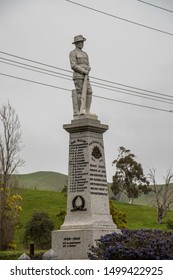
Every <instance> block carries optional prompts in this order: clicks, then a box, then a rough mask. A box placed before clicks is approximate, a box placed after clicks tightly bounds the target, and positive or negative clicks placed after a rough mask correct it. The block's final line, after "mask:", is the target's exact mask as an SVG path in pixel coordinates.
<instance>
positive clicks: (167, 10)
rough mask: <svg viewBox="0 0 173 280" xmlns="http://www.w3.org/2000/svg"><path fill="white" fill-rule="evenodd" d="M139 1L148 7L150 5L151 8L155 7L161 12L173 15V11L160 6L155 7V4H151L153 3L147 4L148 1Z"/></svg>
mask: <svg viewBox="0 0 173 280" xmlns="http://www.w3.org/2000/svg"><path fill="white" fill-rule="evenodd" d="M137 1H139V2H142V3H144V4H146V5H149V6H152V7H155V8H158V9H161V10H164V11H166V12H170V13H173V11H172V10H169V9H166V8H163V7H160V6H157V5H154V4H151V3H148V2H146V1H142V0H137Z"/></svg>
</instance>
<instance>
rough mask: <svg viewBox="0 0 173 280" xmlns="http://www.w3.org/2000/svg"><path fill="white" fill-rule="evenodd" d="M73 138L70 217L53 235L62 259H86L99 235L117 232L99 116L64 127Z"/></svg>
mask: <svg viewBox="0 0 173 280" xmlns="http://www.w3.org/2000/svg"><path fill="white" fill-rule="evenodd" d="M64 129H65V130H66V131H67V132H68V133H69V135H70V143H69V171H68V195H67V215H66V217H65V221H64V224H63V225H62V226H61V229H60V230H59V231H53V233H52V248H53V250H54V251H55V252H56V253H57V255H58V257H59V259H87V253H88V251H89V250H88V248H89V246H91V245H94V242H95V240H96V239H98V238H99V237H100V236H102V235H105V234H107V233H111V232H114V231H117V232H119V230H117V227H116V225H115V224H114V223H113V221H112V216H111V215H110V211H109V199H108V188H107V177H106V166H105V155H104V143H103V133H104V132H105V131H106V130H107V129H108V126H107V125H105V124H101V123H100V121H99V120H98V119H97V117H96V116H92V115H91V116H90V115H89V116H87V115H84V116H81V117H79V118H76V119H74V120H72V122H71V124H66V125H64Z"/></svg>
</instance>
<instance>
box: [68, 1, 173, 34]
mask: <svg viewBox="0 0 173 280" xmlns="http://www.w3.org/2000/svg"><path fill="white" fill-rule="evenodd" d="M65 1H66V2H69V3H71V4H74V5H77V6H80V7H83V8H85V9H88V10H91V11H94V12H97V13H100V14H103V15H106V16H109V17H113V18H116V19H118V20H122V21H125V22H128V23H131V24H135V25H137V26H140V27H144V28H147V29H150V30H154V31H157V32H160V33H164V34H167V35H171V36H173V33H170V32H167V31H164V30H161V29H157V28H154V27H151V26H148V25H144V24H141V23H138V22H135V21H132V20H129V19H125V18H122V17H119V16H116V15H113V14H110V13H107V12H103V11H100V10H98V9H95V8H92V7H89V6H86V5H83V4H80V3H77V2H75V1H71V0H65Z"/></svg>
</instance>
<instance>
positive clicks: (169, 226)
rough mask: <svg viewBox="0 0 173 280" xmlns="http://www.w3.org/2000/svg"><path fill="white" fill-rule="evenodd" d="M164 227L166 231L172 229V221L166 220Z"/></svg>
mask: <svg viewBox="0 0 173 280" xmlns="http://www.w3.org/2000/svg"><path fill="white" fill-rule="evenodd" d="M166 226H167V228H168V229H173V220H171V219H168V220H167V221H166Z"/></svg>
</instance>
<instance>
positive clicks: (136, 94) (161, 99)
mask: <svg viewBox="0 0 173 280" xmlns="http://www.w3.org/2000/svg"><path fill="white" fill-rule="evenodd" d="M0 59H3V60H7V61H12V62H15V63H19V62H16V61H14V60H9V59H5V58H2V57H0ZM0 63H4V64H7V65H11V66H14V67H18V68H22V69H26V70H29V71H34V72H37V73H41V74H45V75H49V76H53V77H56V78H61V79H65V80H68V81H71V76H69V75H64V74H61V73H58V74H60V75H61V76H60V75H55V74H52V73H49V72H43V71H40V70H36V69H32V68H28V67H25V66H21V64H22V65H27V66H29V67H32V66H31V65H29V64H24V63H20V65H16V64H14V63H10V62H6V61H1V60H0ZM34 68H35V67H34ZM36 68H37V69H41V70H42V69H43V68H39V67H36ZM43 70H44V71H49V70H46V69H43ZM50 72H53V73H57V72H54V71H50ZM63 75H64V76H65V77H63ZM67 77H69V78H67ZM91 84H92V86H94V87H98V88H102V89H106V90H109V91H113V92H118V93H123V94H127V95H131V96H134V97H138V98H144V99H148V100H153V101H157V102H162V103H167V104H173V103H172V102H168V101H173V100H172V99H169V98H164V97H157V96H154V95H151V94H146V93H142V92H137V91H134V90H127V89H123V88H119V87H115V86H111V85H107V84H103V83H98V82H94V81H92V82H91ZM139 94H140V95H139ZM152 97H154V98H152ZM164 100H168V101H164Z"/></svg>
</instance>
